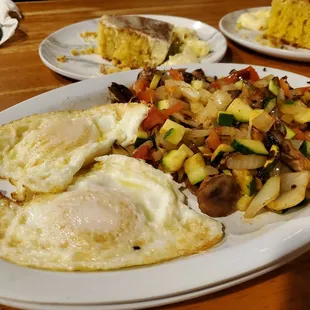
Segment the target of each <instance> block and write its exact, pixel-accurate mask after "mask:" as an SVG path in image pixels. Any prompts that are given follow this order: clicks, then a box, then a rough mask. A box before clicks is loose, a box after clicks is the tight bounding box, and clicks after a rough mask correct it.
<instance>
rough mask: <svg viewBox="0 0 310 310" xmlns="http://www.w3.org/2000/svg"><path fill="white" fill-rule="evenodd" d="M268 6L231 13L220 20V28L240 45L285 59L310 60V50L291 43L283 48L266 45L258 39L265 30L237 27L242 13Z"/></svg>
mask: <svg viewBox="0 0 310 310" xmlns="http://www.w3.org/2000/svg"><path fill="white" fill-rule="evenodd" d="M268 8H269V9H270V7H258V8H251V9H245V10H240V11H235V12H232V13H229V14H227V15H225V16H224V17H223V18H222V19H221V20H220V24H219V26H220V29H221V31H222V32H223V33H224V35H225V36H227V37H228V38H229V39H231V40H232V41H235V42H236V43H239V44H240V45H243V46H245V47H247V48H249V49H252V50H254V51H256V52H259V53H263V54H266V55H270V56H274V57H278V58H283V59H290V60H297V61H305V62H308V61H310V50H307V49H303V48H296V47H292V46H289V45H284V48H283V49H281V48H275V47H269V46H264V45H262V44H261V43H259V42H257V41H256V37H257V36H259V35H262V34H263V31H255V30H248V29H237V20H238V18H239V16H240V15H241V14H243V13H246V12H255V11H258V10H264V9H268Z"/></svg>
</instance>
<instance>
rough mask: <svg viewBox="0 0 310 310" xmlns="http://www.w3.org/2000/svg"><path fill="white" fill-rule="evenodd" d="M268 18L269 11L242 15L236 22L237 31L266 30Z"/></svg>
mask: <svg viewBox="0 0 310 310" xmlns="http://www.w3.org/2000/svg"><path fill="white" fill-rule="evenodd" d="M269 16H270V10H269V9H267V10H259V11H255V12H247V13H243V14H241V15H240V16H239V18H238V20H237V27H238V28H239V29H242V28H245V29H250V30H266V29H267V26H268V19H269Z"/></svg>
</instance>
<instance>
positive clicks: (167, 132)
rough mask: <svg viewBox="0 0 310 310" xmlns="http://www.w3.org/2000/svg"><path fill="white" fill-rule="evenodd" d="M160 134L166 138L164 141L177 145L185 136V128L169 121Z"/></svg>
mask: <svg viewBox="0 0 310 310" xmlns="http://www.w3.org/2000/svg"><path fill="white" fill-rule="evenodd" d="M159 133H160V134H162V135H163V136H164V140H166V141H168V142H170V143H172V144H174V145H177V144H178V143H179V142H180V141H181V140H182V138H183V136H184V134H185V127H184V126H182V125H180V124H178V123H176V122H174V121H172V120H170V119H167V120H166V122H165V123H164V125H163V126H162V127H161V128H160V131H159Z"/></svg>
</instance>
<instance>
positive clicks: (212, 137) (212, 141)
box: [206, 130, 222, 151]
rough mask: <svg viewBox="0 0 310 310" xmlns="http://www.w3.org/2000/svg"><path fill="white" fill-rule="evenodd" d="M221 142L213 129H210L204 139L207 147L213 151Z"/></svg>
mask: <svg viewBox="0 0 310 310" xmlns="http://www.w3.org/2000/svg"><path fill="white" fill-rule="evenodd" d="M221 143H222V142H221V139H220V137H219V136H218V134H217V133H216V132H215V131H214V130H212V131H211V132H210V134H209V136H208V138H207V139H206V144H207V145H208V147H209V148H210V149H211V150H213V151H215V150H216V149H217V147H218V146H219V145H220V144H221Z"/></svg>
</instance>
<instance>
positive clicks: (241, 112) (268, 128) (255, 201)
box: [109, 66, 310, 218]
mask: <svg viewBox="0 0 310 310" xmlns="http://www.w3.org/2000/svg"><path fill="white" fill-rule="evenodd" d="M109 91H110V95H111V97H112V101H114V102H128V101H136V102H143V103H147V104H149V105H150V107H151V108H150V110H149V113H148V116H147V118H146V119H144V121H143V123H142V125H141V128H140V130H139V133H138V138H137V140H136V142H135V144H134V145H131V146H129V147H128V148H126V149H124V148H121V147H120V146H118V145H114V147H113V150H112V152H113V153H122V154H126V155H129V156H133V157H135V158H138V159H143V160H146V161H147V162H148V163H150V164H152V165H153V166H154V167H155V168H158V169H160V170H163V171H165V172H168V173H171V174H172V175H173V177H174V179H175V180H176V181H177V182H184V183H185V185H186V187H187V188H188V189H189V190H190V191H191V192H192V193H194V194H195V195H196V196H197V200H198V203H199V208H200V209H201V210H202V212H204V213H206V214H208V215H210V216H213V217H221V216H226V215H228V214H230V213H232V212H234V211H235V210H236V209H238V210H240V211H244V212H245V213H244V216H245V217H246V218H251V217H254V216H255V215H256V214H258V213H259V212H263V211H265V212H266V211H272V212H277V213H280V214H281V213H284V212H285V211H286V210H288V209H289V208H292V207H295V206H299V205H302V204H304V203H306V202H307V186H308V183H309V170H310V161H309V156H310V129H309V121H310V108H309V107H308V106H309V105H310V87H309V86H308V87H302V88H295V89H293V88H292V87H291V86H290V85H289V84H288V81H287V78H286V77H285V76H284V77H277V76H273V75H267V76H265V77H263V78H261V77H259V75H258V74H257V72H256V71H255V69H254V68H253V67H251V66H250V67H248V68H245V69H243V70H240V71H235V70H233V71H231V72H230V73H229V75H228V76H226V77H215V76H214V77H210V76H206V75H205V73H204V71H203V70H201V69H199V70H195V71H194V72H192V73H189V72H186V71H185V70H184V69H182V70H181V69H179V70H175V69H170V70H168V71H160V70H156V69H144V70H143V71H141V72H140V74H139V75H138V78H137V80H136V82H135V83H134V84H133V85H132V86H131V87H130V88H127V87H125V86H123V85H119V84H116V83H112V85H111V87H110V88H109Z"/></svg>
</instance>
